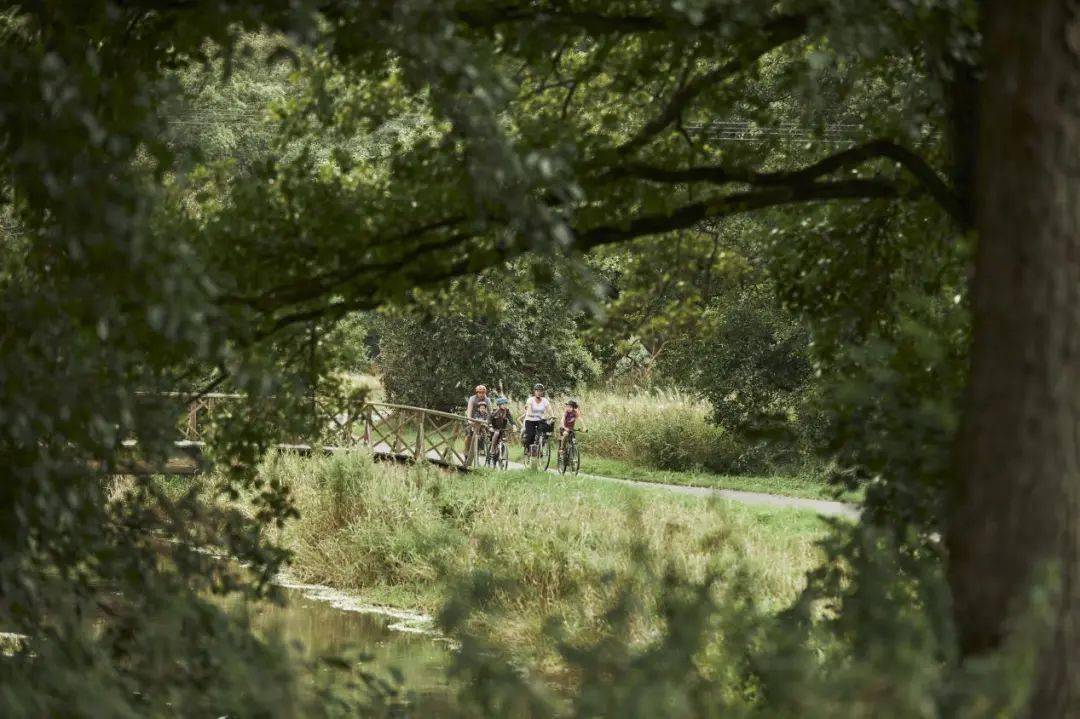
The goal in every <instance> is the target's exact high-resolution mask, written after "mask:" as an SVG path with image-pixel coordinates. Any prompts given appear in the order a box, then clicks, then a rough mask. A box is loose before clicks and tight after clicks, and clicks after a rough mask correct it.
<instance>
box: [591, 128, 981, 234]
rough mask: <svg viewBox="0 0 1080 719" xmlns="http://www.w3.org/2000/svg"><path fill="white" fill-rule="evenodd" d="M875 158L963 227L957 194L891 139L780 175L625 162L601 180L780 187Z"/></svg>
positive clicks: (908, 151) (930, 168)
mask: <svg viewBox="0 0 1080 719" xmlns="http://www.w3.org/2000/svg"><path fill="white" fill-rule="evenodd" d="M875 159H889V160H892V161H894V162H896V163H898V164H900V165H901V166H902V167H903V168H904V169H905V170H907V171H908V172H909V173H911V175H912V176H913V177H914V178H915V179H916V180H917V181H918V182H919V184H920V185H922V187H923V189H925V190H926V191H927V193H929V194H930V196H931V197H933V198H934V200H935V201H937V203H938V204H939V205H940V206H941V207H942V208H943V209H944V210H945V211H946V212H948V213H949V215H950V216H951V217H952V218H953V219H954V220H955V221H956V222H957V223H959V224H960V225H962V226H963V225H964V224H965V214H964V212H963V209H962V202H961V199H960V197H959V196H958V195H957V193H956V192H954V191H953V189H952V188H951V187H949V185H948V184H946V182H945V181H944V180H943V179H942V178H941V177H940V176H939V175H938V173H937V171H936V170H934V168H933V167H932V166H931V165H930V164H929V163H928V162H927V161H926V160H925V159H923V158H922V157H921V156H920V155H919V154H917V153H916V152H914V151H912V150H910V149H908V148H906V147H903V146H902V145H899V144H897V143H895V142H893V141H891V140H884V139H879V140H872V141H870V142H867V143H864V144H862V145H858V146H856V147H852V148H850V149H847V150H844V151H842V152H838V153H835V154H833V155H829V156H828V157H826V158H824V159H822V160H819V161H818V162H815V163H814V164H812V165H808V166H807V167H804V168H801V169H798V170H792V171H783V172H759V171H757V170H754V169H751V168H744V167H723V166H720V165H702V166H697V167H686V168H675V169H669V168H665V167H655V166H651V165H646V164H641V163H627V164H625V165H620V166H618V167H614V168H612V169H611V170H610V171H609V172H608V173H607V174H605V175H604V177H603V179H606V180H617V179H621V178H626V177H629V178H635V179H641V180H647V181H650V182H660V183H692V182H706V183H710V184H713V185H725V184H731V183H745V184H748V185H753V186H755V187H779V186H789V185H798V184H802V183H808V182H814V181H815V180H818V179H820V178H822V177H824V176H826V175H831V174H832V173H834V172H837V171H839V170H843V169H846V168H850V167H855V166H857V165H861V164H863V163H865V162H868V161H870V160H875Z"/></svg>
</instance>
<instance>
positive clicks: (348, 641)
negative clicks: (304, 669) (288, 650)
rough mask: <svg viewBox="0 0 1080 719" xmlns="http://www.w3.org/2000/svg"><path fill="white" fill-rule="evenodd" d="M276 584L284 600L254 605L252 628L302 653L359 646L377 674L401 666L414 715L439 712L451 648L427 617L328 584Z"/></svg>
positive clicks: (447, 693)
mask: <svg viewBox="0 0 1080 719" xmlns="http://www.w3.org/2000/svg"><path fill="white" fill-rule="evenodd" d="M281 586H282V591H283V593H284V594H285V597H286V600H287V601H286V603H285V604H284V605H283V606H278V605H274V604H269V603H267V604H261V605H258V606H257V607H256V608H255V609H254V612H253V617H252V618H253V623H254V625H255V629H256V630H257V631H260V632H267V633H269V632H277V633H278V635H279V636H280V637H281V638H283V639H284V640H285V641H286V642H288V643H289V644H291V645H293V646H295V647H296V648H297V649H298V651H299V655H300V656H301V657H302V658H304V659H312V658H315V657H318V656H323V655H328V654H329V655H335V656H344V657H350V656H355V655H356V653H357V652H362V653H364V654H366V655H368V656H369V657H370V660H369V661H368V662H367V663H366V668H368V669H370V670H371V671H372V672H374V673H376V674H378V675H379V676H382V677H386V678H389V677H390V675H391V671H397V672H400V677H401V680H402V685H403V687H404V688H405V689H406V690H407V691H409V692H410V693H411V698H412V702H411V708H412V711H413V715H414V716H423V717H438V716H440V715H442V714H444V710H445V709H446V707H448V706H449V702H450V699H451V698H452V697H451V692H452V690H451V688H450V686H449V685H448V684H447V680H446V666H447V664H448V663H449V660H450V653H451V651H452V648H451V646H450V644H449V643H448V642H447V641H446V640H445V639H442V638H440V637H439V636H438V635H436V634H435V633H434V631H433V630H432V628H431V620H430V618H428V617H424V616H422V615H417V614H413V613H410V612H403V611H398V610H394V609H388V608H382V607H374V606H371V605H367V604H364V603H362V602H359V601H357V600H356V599H355V598H353V597H350V596H349V595H347V594H344V593H341V592H337V591H335V590H332V589H329V588H327V587H321V586H317V585H304V584H295V583H290V582H287V581H285V582H282V583H281Z"/></svg>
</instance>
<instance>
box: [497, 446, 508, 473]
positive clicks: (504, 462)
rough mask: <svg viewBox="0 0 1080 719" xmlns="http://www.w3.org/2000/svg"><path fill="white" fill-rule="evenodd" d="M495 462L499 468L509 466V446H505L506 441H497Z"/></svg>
mask: <svg viewBox="0 0 1080 719" xmlns="http://www.w3.org/2000/svg"><path fill="white" fill-rule="evenodd" d="M496 463H497V464H498V466H499V469H506V468H507V467H509V466H510V448H509V447H507V446H506V442H500V443H499V459H498V461H497V462H496Z"/></svg>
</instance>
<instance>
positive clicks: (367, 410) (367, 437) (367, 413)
mask: <svg viewBox="0 0 1080 719" xmlns="http://www.w3.org/2000/svg"><path fill="white" fill-rule="evenodd" d="M373 409H374V408H373V407H372V406H371V405H370V404H366V405H364V409H363V410H361V411H362V412H363V413H364V446H365V447H370V446H371V413H372V412H373Z"/></svg>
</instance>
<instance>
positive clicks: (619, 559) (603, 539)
mask: <svg viewBox="0 0 1080 719" xmlns="http://www.w3.org/2000/svg"><path fill="white" fill-rule="evenodd" d="M262 473H263V476H264V478H266V479H269V480H277V481H280V482H283V483H284V484H285V485H286V486H288V487H289V488H290V490H291V491H292V493H293V494H294V497H295V500H296V504H297V507H298V509H299V511H300V518H299V519H298V520H295V521H293V522H291V523H290V524H288V525H287V526H286V528H285V530H284V533H283V534H282V535H281V536H280V537H279V539H280V541H282V542H283V543H284V545H285V546H286V547H287V548H289V549H291V550H292V551H293V552H294V559H293V562H292V564H291V569H290V572H291V573H292V574H294V575H296V577H297V578H298V579H301V580H303V581H306V582H316V583H322V584H328V585H331V586H334V587H338V588H341V589H346V590H352V591H356V592H359V593H361V594H363V595H364V596H366V597H368V598H370V599H371V600H373V601H382V602H387V603H394V604H398V605H405V606H410V607H415V608H420V609H425V610H429V611H432V610H435V609H437V608H438V607H440V606H441V605H443V603H444V602H446V601H447V600H448V599H450V598H451V597H454V596H457V594H455V586H457V583H458V582H460V581H461V580H462V578H463V577H466V576H468V575H475V574H476V573H478V572H479V573H480V574H481V575H484V576H489V577H490V578H491V580H492V582H493V584H492V587H494V589H493V590H492V591H491V592H490V593H489V596H488V597H487V599H486V600H485V602H486V604H485V606H487V607H489V608H490V609H491V611H490V612H489V613H480V614H479V615H477V617H476V621H477V622H478V623H480V624H481V625H484V629H485V631H487V632H489V633H492V634H494V635H496V636H498V637H499V638H500V639H501V640H502V641H505V642H506V643H508V644H510V645H513V646H517V647H522V648H525V649H526V652H527V653H533V654H536V655H538V656H539V655H545V653H546V656H548V657H549V658H550V657H551V656H554V652H553V649H552V647H551V646H547V647H546V649H545V644H544V641H545V640H544V639H543V637H544V631H543V626H544V622H545V618H548V617H551V616H556V617H562V618H563V619H564V620H566V621H571V622H572V623H573V625H574V631H575V633H577V634H578V635H589V634H590V633H592V634H595V633H598V632H602V631H604V622H603V617H602V614H603V608H604V607H606V606H609V605H610V604H611V603H612V602H613V601H614V599H615V595H616V593H617V592H618V587H619V586H620V585H621V584H625V583H626V582H632V581H636V580H634V579H633V578H634V577H636V576H638V574H639V572H640V570H641V569H642V566H641V563H642V562H649V563H650V564H653V565H655V566H654V567H653V569H654V570H655V572H656V573H660V572H663V571H673V572H677V573H678V574H680V575H683V576H689V577H702V576H704V575H705V573H706V572H711V573H721V574H723V573H733V572H738V573H739V574H740V575H741V576H744V577H746V578H748V584H749V586H751V587H753V592H754V595H755V600H756V601H758V602H759V603H760V604H761V606H762V607H764V608H766V609H770V610H771V609H777V608H779V607H782V606H785V605H786V604H787V603H788V602H790V601H791V600H792V599H793V598H794V597H795V596H796V594H797V593H798V591H799V590H800V589H801V587H802V586H803V581H804V576H805V573H806V571H807V570H808V569H809V568H811V567H813V566H814V565H816V564H817V563H818V562H819V561H820V554H819V550H818V548H817V546H816V541H817V539H819V538H820V537H821V536H822V534H823V533H824V531H825V525H824V524H823V523H822V522H821V521H820V520H818V519H817V518H816V517H814V516H812V515H804V514H801V513H795V512H790V511H771V512H761V511H751V510H749V509H746V508H742V507H737V508H736V507H733V508H722V507H720V506H717V505H710V504H708V503H706V502H702V501H701V500H697V499H690V498H683V497H675V496H670V495H666V494H661V493H653V492H642V491H640V490H631V489H627V488H623V487H619V486H611V485H607V484H601V483H590V482H588V481H586V480H572V479H560V478H554V477H552V476H551V475H542V474H528V473H519V472H512V473H495V474H484V473H473V474H469V475H460V474H446V473H443V472H441V471H439V470H437V469H434V468H431V467H426V466H415V467H404V466H397V465H393V464H389V463H374V462H373V461H372V459H371V457H370V456H369V455H367V454H365V453H353V454H348V455H339V456H335V457H328V458H300V457H296V456H291V455H277V456H274V457H272V458H270V459H268V460H267V461H266V463H265V464H264V466H263V467H262ZM643 557H650V558H651V559H647V560H646V559H643ZM654 584H655V585H658V584H659V583H654ZM642 587H644V591H645V592H646V594H648V592H650V591H657V590H656V587H655V586H654V587H653V588H649V587H648V586H646V585H642ZM458 594H459V592H458ZM654 609H655V608H654ZM645 616H646V617H651V619H646V620H644V621H642V622H641V623H640V626H638V627H637V628H636V631H637V632H639V633H640V635H641V636H642V637H644V636H647V635H649V634H650V633H651V632H653V631H654V630H655V628H656V623H657V622H658V621H659V619H658V618H657V617H655V616H654V615H650V614H649V612H646V613H645ZM571 617H572V619H569V618H571Z"/></svg>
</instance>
